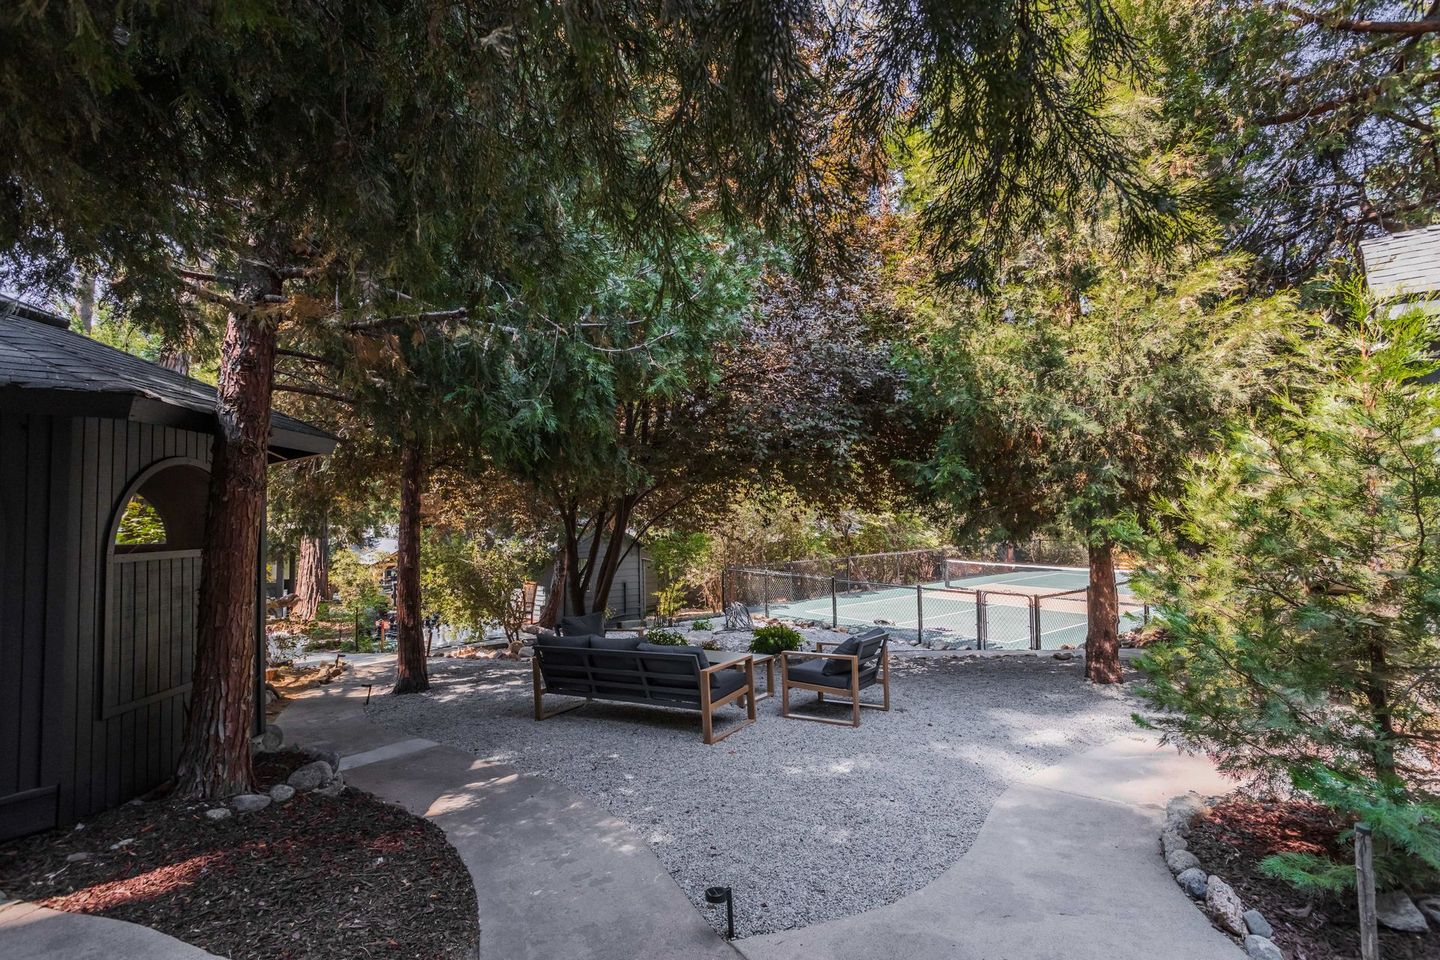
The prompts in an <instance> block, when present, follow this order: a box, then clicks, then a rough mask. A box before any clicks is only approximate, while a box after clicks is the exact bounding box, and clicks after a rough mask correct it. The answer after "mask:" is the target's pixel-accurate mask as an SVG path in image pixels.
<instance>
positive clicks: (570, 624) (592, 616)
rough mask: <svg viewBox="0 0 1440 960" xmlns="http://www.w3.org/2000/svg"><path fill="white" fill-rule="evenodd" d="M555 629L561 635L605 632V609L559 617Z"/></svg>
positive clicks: (590, 635) (600, 633)
mask: <svg viewBox="0 0 1440 960" xmlns="http://www.w3.org/2000/svg"><path fill="white" fill-rule="evenodd" d="M555 630H556V632H557V633H559V634H560V636H562V637H593V636H603V635H604V633H605V611H603V610H600V611H597V612H595V613H585V614H580V615H578V616H570V617H561V618H560V622H559V623H558V624H556V626H555Z"/></svg>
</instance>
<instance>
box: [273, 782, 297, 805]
mask: <svg viewBox="0 0 1440 960" xmlns="http://www.w3.org/2000/svg"><path fill="white" fill-rule="evenodd" d="M293 796H295V788H294V787H292V786H290V784H288V783H277V784H275V786H273V787H271V788H270V799H271V800H274V801H275V802H276V803H284V802H285V801H286V800H289V799H290V798H291V797H293Z"/></svg>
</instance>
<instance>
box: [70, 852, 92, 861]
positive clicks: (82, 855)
mask: <svg viewBox="0 0 1440 960" xmlns="http://www.w3.org/2000/svg"><path fill="white" fill-rule="evenodd" d="M94 858H95V854H93V853H87V852H86V851H84V850H77V851H75V852H74V853H72V854H70V856H68V857H66V858H65V862H66V863H80V862H81V861H83V860H93V859H94Z"/></svg>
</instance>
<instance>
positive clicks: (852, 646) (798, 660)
mask: <svg viewBox="0 0 1440 960" xmlns="http://www.w3.org/2000/svg"><path fill="white" fill-rule="evenodd" d="M827 645H828V644H827V643H825V642H821V643H816V644H815V651H814V652H804V651H800V650H786V651H785V652H783V653H782V654H780V714H781V716H785V717H791V718H793V719H796V720H814V721H815V722H817V723H834V724H839V725H841V726H845V725H847V722H846V721H844V720H832V719H830V718H829V717H809V716H804V715H803V714H792V713H791V712H790V691H791V690H808V691H810V692H812V693H815V694H818V695H819V702H821V703H824V702H825V697H826V696H827V695H828V696H835V695H837V694H838V695H840V696H843V697H848V698H849V699H848V700H842V701H840V702H842V703H849V704H850V714H851V719H850V721H849V723H848V725H849V726H853V727H858V726H860V708H861V707H866V708H871V709H877V710H889V709H890V634H888V633H886V632H885V631H884V630H882V629H880V628H879V627H876V628H874V629H871V630H867V631H865V632H864V633H861V634H858V635H856V636H853V637H849V638H847V639H846V640H843V641H841V642H840V643H839V644H837V645H836V646H835V649H834V650H832V651H830V652H828V653H827V652H825V647H826V646H827ZM876 685H879V686H880V688H881V689H882V690H883V691H884V694H885V699H884V702H883V703H861V702H860V691H861V690H864V689H865V688H867V687H873V686H876Z"/></svg>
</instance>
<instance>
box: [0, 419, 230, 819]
mask: <svg viewBox="0 0 1440 960" xmlns="http://www.w3.org/2000/svg"><path fill="white" fill-rule="evenodd" d="M211 439H212V438H211V436H210V435H209V434H207V433H197V432H194V431H190V430H182V429H177V428H173V427H162V426H155V425H151V424H141V423H132V422H129V421H124V420H113V419H99V418H69V417H50V416H35V415H6V414H5V413H3V412H0V839H3V838H6V837H11V836H17V835H20V834H24V833H28V832H32V831H34V830H38V829H44V828H46V827H50V826H55V825H58V824H66V823H70V822H73V821H75V820H78V819H80V818H83V817H86V816H89V815H91V814H93V813H96V812H98V811H100V810H103V809H106V808H108V807H112V806H116V805H118V804H120V803H123V802H125V801H126V800H128V799H130V798H132V797H135V796H139V795H141V794H143V793H146V792H148V791H149V790H151V789H153V788H154V787H156V786H159V785H160V784H161V783H163V782H164V781H165V780H167V779H168V778H169V777H170V775H171V774H172V772H173V771H174V768H175V762H176V759H177V757H178V754H179V749H180V741H181V737H182V735H183V729H184V728H183V722H184V706H185V699H186V697H187V696H188V691H189V679H190V667H191V665H192V662H193V659H192V658H193V654H194V635H193V631H194V617H195V596H196V590H197V589H198V586H199V571H200V564H199V557H198V551H188V550H183V551H182V550H177V551H171V552H169V553H168V554H167V553H156V554H153V555H140V556H132V557H128V558H123V559H122V560H120V561H116V560H114V559H113V558H112V557H111V556H110V550H109V538H110V536H111V528H112V523H113V521H114V519H115V516H116V512H117V510H119V508H120V507H121V506H122V504H121V502H120V501H121V498H122V497H128V493H129V489H128V488H129V486H130V485H131V483H132V482H133V481H134V480H135V479H136V478H137V477H139V476H140V475H141V474H142V473H143V472H144V471H145V470H146V469H147V468H149V467H151V466H152V465H154V464H156V463H159V462H160V461H163V460H170V459H174V458H182V459H185V460H189V461H194V462H196V463H197V464H198V465H201V466H205V467H208V465H209V462H210V446H211Z"/></svg>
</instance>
